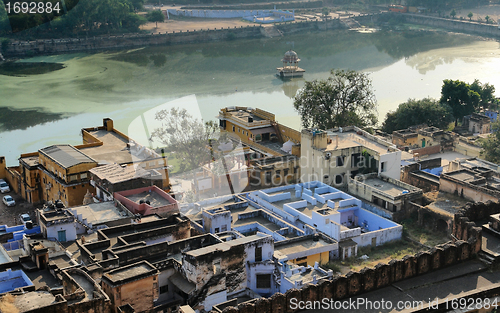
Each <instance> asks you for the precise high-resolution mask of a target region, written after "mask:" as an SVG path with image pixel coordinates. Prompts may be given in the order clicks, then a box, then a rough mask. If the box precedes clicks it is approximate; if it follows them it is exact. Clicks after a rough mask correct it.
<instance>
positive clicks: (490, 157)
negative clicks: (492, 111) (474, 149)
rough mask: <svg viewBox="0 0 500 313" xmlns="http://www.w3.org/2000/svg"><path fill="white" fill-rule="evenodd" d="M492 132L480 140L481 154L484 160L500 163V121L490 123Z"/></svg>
mask: <svg viewBox="0 0 500 313" xmlns="http://www.w3.org/2000/svg"><path fill="white" fill-rule="evenodd" d="M491 129H492V130H493V133H492V134H490V135H489V136H488V138H486V139H483V140H481V147H482V148H483V149H482V150H481V154H482V155H483V156H484V158H485V159H486V161H490V162H493V163H496V164H500V121H499V120H497V121H496V122H494V123H492V124H491Z"/></svg>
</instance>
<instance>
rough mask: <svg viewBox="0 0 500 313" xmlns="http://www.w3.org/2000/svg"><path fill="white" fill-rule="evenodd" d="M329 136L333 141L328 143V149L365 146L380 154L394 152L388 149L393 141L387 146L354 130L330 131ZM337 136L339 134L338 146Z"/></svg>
mask: <svg viewBox="0 0 500 313" xmlns="http://www.w3.org/2000/svg"><path fill="white" fill-rule="evenodd" d="M328 136H329V138H330V139H332V143H330V144H328V146H327V147H326V150H338V149H347V148H353V147H360V146H363V147H366V148H368V149H371V150H373V151H375V152H377V153H378V154H380V155H383V154H386V153H388V152H389V153H392V151H387V149H388V148H389V146H391V147H392V146H393V145H392V143H389V142H388V145H387V146H385V145H382V144H380V143H377V142H375V141H373V140H370V139H369V138H367V137H364V136H362V135H358V134H357V133H356V132H354V131H349V132H343V133H341V132H334V133H328ZM335 136H338V146H337V140H336V138H335Z"/></svg>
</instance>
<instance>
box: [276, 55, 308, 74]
mask: <svg viewBox="0 0 500 313" xmlns="http://www.w3.org/2000/svg"><path fill="white" fill-rule="evenodd" d="M281 61H282V62H283V67H278V68H276V70H277V71H278V72H277V73H276V75H278V76H279V77H281V78H292V77H302V76H303V75H304V72H305V70H304V69H302V68H300V67H299V61H300V59H299V57H298V55H297V53H296V52H295V51H292V50H291V49H290V50H288V51H287V52H285V56H283V59H282V60H281Z"/></svg>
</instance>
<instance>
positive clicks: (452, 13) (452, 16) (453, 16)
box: [450, 9, 457, 18]
mask: <svg viewBox="0 0 500 313" xmlns="http://www.w3.org/2000/svg"><path fill="white" fill-rule="evenodd" d="M456 15H457V12H456V11H455V9H453V10H451V12H450V16H451V18H455V16H456Z"/></svg>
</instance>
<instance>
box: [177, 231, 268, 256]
mask: <svg viewBox="0 0 500 313" xmlns="http://www.w3.org/2000/svg"><path fill="white" fill-rule="evenodd" d="M268 236H269V235H259V234H257V235H252V236H248V237H243V238H238V239H234V240H230V241H226V242H221V243H216V244H214V245H210V246H207V247H204V248H200V249H196V250H191V251H187V252H186V254H187V255H190V256H192V257H199V256H201V255H204V254H208V253H211V252H214V251H215V250H221V251H229V249H231V248H232V247H235V246H238V245H243V244H246V243H250V242H252V241H256V240H259V239H261V238H263V237H268ZM269 237H270V236H269Z"/></svg>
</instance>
